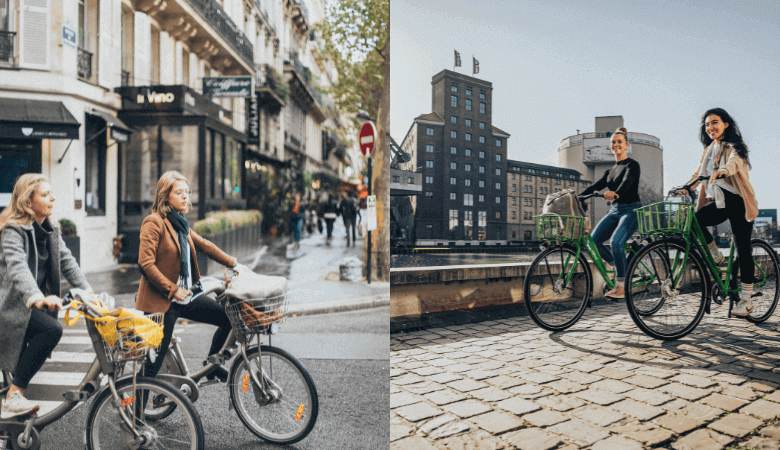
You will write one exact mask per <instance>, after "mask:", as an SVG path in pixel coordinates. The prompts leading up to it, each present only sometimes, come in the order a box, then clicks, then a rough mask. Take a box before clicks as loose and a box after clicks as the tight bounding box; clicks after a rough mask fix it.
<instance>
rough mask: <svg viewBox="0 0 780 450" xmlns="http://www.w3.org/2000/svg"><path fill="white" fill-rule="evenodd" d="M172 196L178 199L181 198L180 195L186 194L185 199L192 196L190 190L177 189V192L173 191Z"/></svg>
mask: <svg viewBox="0 0 780 450" xmlns="http://www.w3.org/2000/svg"><path fill="white" fill-rule="evenodd" d="M173 194H174V195H176V196H179V197H181V196H182V194H187V197H189V196H191V195H192V189H179V190H178V191H173Z"/></svg>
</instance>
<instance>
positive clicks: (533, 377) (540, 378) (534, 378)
mask: <svg viewBox="0 0 780 450" xmlns="http://www.w3.org/2000/svg"><path fill="white" fill-rule="evenodd" d="M520 378H522V379H524V380H526V381H530V382H532V383H536V384H544V383H549V382H551V381H555V380H560V377H556V376H555V375H550V374H549V373H542V372H531V373H527V374H525V375H521V376H520Z"/></svg>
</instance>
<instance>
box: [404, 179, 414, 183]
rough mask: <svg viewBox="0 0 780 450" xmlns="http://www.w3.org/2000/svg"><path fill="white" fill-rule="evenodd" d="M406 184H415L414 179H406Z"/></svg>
mask: <svg viewBox="0 0 780 450" xmlns="http://www.w3.org/2000/svg"><path fill="white" fill-rule="evenodd" d="M406 184H414V177H409V178H407V179H406Z"/></svg>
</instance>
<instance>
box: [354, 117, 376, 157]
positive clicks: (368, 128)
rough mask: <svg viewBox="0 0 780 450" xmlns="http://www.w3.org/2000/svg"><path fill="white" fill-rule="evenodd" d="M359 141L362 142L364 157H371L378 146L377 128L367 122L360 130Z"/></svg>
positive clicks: (361, 148)
mask: <svg viewBox="0 0 780 450" xmlns="http://www.w3.org/2000/svg"><path fill="white" fill-rule="evenodd" d="M358 141H359V142H360V151H361V152H363V155H368V156H371V154H372V153H373V152H374V146H375V144H376V127H375V126H374V124H373V122H366V123H365V124H363V126H362V127H361V128H360V136H358Z"/></svg>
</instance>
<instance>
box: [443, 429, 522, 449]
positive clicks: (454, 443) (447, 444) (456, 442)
mask: <svg viewBox="0 0 780 450" xmlns="http://www.w3.org/2000/svg"><path fill="white" fill-rule="evenodd" d="M440 442H441V443H442V444H443V445H444V448H446V449H447V450H477V449H478V450H503V449H505V448H507V447H506V444H505V443H504V442H503V441H501V440H500V439H498V438H497V437H495V436H491V435H490V433H488V432H487V431H485V430H477V431H475V432H473V433H468V434H462V435H460V436H454V437H451V438H448V439H444V440H442V441H440Z"/></svg>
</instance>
